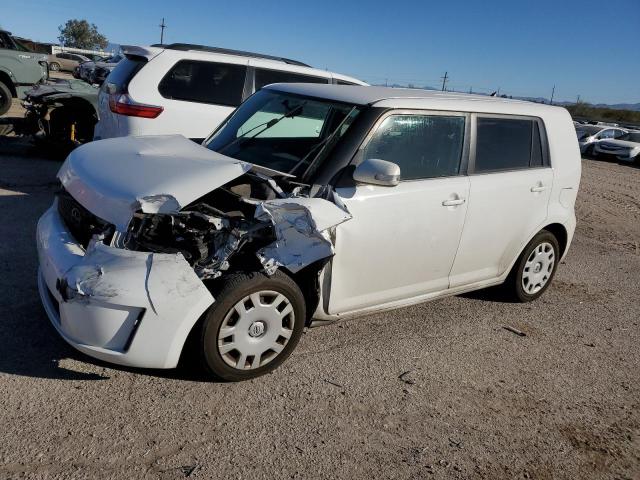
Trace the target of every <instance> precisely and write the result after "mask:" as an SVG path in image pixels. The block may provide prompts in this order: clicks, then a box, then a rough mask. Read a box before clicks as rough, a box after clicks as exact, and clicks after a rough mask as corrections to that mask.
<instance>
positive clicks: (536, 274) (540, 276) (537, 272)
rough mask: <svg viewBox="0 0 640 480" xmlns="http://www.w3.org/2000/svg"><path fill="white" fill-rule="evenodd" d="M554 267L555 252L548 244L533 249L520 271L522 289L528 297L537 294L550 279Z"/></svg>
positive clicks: (544, 243)
mask: <svg viewBox="0 0 640 480" xmlns="http://www.w3.org/2000/svg"><path fill="white" fill-rule="evenodd" d="M554 265H555V250H554V249H553V245H551V244H550V243H549V242H543V243H541V244H540V245H538V246H537V247H536V248H534V249H533V251H532V252H531V254H530V255H529V258H527V262H526V263H525V264H524V270H523V271H522V288H523V289H524V291H525V292H526V293H528V294H529V295H533V294H535V293H538V292H539V291H540V290H542V289H543V288H544V286H545V285H546V284H547V282H549V279H550V278H551V273H552V272H553V266H554Z"/></svg>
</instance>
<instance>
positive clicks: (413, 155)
mask: <svg viewBox="0 0 640 480" xmlns="http://www.w3.org/2000/svg"><path fill="white" fill-rule="evenodd" d="M464 127H465V117H462V116H440V115H391V116H389V117H387V118H386V119H385V120H384V121H383V123H382V125H380V127H379V128H378V130H376V132H375V134H374V136H373V138H372V139H371V140H370V141H369V143H368V144H367V146H366V147H365V149H364V152H363V155H364V156H363V158H364V159H370V158H377V159H381V160H387V161H389V162H393V163H395V164H397V165H398V166H399V167H400V175H401V177H402V179H403V180H415V179H420V178H435V177H448V176H452V175H458V173H459V172H460V161H461V158H462V150H463V144H464Z"/></svg>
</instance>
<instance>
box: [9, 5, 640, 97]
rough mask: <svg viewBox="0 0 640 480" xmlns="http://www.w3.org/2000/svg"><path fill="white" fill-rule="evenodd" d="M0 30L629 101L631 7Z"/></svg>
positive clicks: (27, 19)
mask: <svg viewBox="0 0 640 480" xmlns="http://www.w3.org/2000/svg"><path fill="white" fill-rule="evenodd" d="M4 7H5V8H4V9H3V13H2V18H1V19H0V25H1V26H2V27H3V28H5V29H7V30H10V31H12V32H13V33H15V34H16V35H20V36H24V37H31V38H33V39H36V40H40V41H56V37H57V35H58V25H60V24H62V23H64V22H65V21H66V20H67V19H69V18H86V19H87V20H89V21H90V22H93V23H96V24H97V25H98V28H99V30H100V31H101V32H102V33H104V34H105V35H106V36H107V37H108V38H109V40H110V41H112V42H115V43H121V44H150V43H155V42H158V41H159V36H160V29H159V28H158V24H159V23H160V20H161V18H162V17H165V21H166V23H167V25H168V28H167V30H166V31H165V41H167V42H189V43H201V44H206V45H214V46H221V47H227V48H235V49H243V50H252V51H257V52H261V53H270V54H275V55H281V56H286V57H291V58H295V59H299V60H302V61H304V62H306V63H309V64H311V65H313V66H316V67H319V68H328V69H330V70H334V71H337V72H341V73H346V74H350V75H353V76H356V77H358V78H361V79H363V80H365V81H368V82H370V83H384V82H385V80H388V81H389V83H399V84H408V83H412V84H414V85H416V86H422V85H432V86H438V85H440V82H441V80H440V77H441V76H442V75H443V74H444V72H445V71H448V74H449V77H450V79H451V80H450V83H449V86H451V87H453V88H454V89H458V90H465V91H468V90H469V88H470V87H473V89H474V90H477V91H484V92H490V91H493V90H497V89H498V88H500V91H501V93H506V94H511V95H518V96H541V97H547V98H548V97H549V96H550V94H551V89H552V87H553V85H554V84H555V85H556V94H555V98H556V99H559V100H575V99H576V97H577V95H580V97H581V99H583V100H586V101H589V102H593V103H599V102H602V103H623V102H624V103H636V102H640V0H617V1H616V2H611V3H609V2H603V1H601V0H599V1H591V0H580V1H574V0H553V1H549V0H536V1H529V0H510V1H507V0H485V1H480V0H478V1H471V0H450V1H442V0H439V1H433V2H431V1H426V0H424V1H411V0H405V1H404V2H400V1H389V0H385V1H380V0H368V1H349V0H342V1H334V0H325V1H324V2H306V1H304V0H298V1H289V0H273V1H264V0H263V1H260V2H254V1H253V0H244V1H241V2H240V1H227V2H219V1H207V0H193V1H189V0H182V1H179V0H170V1H167V0H155V1H151V0H128V1H124V0H109V1H106V2H87V1H86V0H83V1H76V0H47V1H45V0H20V1H18V2H16V1H12V2H6V4H5V5H4Z"/></svg>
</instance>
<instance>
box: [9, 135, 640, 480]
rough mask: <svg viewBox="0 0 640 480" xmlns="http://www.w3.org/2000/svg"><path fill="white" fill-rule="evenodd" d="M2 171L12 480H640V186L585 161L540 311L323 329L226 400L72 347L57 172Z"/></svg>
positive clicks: (15, 162)
mask: <svg viewBox="0 0 640 480" xmlns="http://www.w3.org/2000/svg"><path fill="white" fill-rule="evenodd" d="M0 151H1V152H4V153H3V154H1V155H0V171H1V172H2V174H0V219H1V220H2V222H0V291H1V292H2V295H0V425H1V428H0V479H5V478H47V479H48V478H139V479H143V478H145V479H146V478H149V479H153V478H159V479H179V478H186V477H189V478H373V477H376V478H461V479H467V478H474V479H475V478H485V479H500V478H505V479H513V478H534V479H552V478H553V479H564V478H566V479H578V478H580V479H586V478H589V479H601V478H603V479H604V478H607V479H639V478H640V410H639V402H640V381H639V380H640V351H639V350H640V349H639V347H638V345H639V341H640V334H639V333H640V328H639V326H638V322H639V321H640V302H639V301H638V300H639V299H640V296H639V295H638V285H639V284H640V247H639V245H638V242H640V169H636V168H633V167H629V166H623V165H617V164H613V163H605V162H598V161H592V160H584V161H583V166H584V173H583V180H582V185H581V190H580V194H579V197H578V217H579V220H578V221H579V223H578V229H577V232H576V236H575V239H574V242H573V246H572V248H571V251H570V253H569V255H568V257H567V259H566V261H565V262H564V264H563V265H561V266H560V269H559V271H558V275H557V276H556V279H555V282H554V284H553V285H552V286H551V288H550V289H549V290H548V291H547V293H546V294H545V295H544V296H543V297H542V298H541V299H539V300H538V301H536V302H534V303H531V304H526V305H521V304H509V303H500V302H499V301H496V300H492V299H491V296H490V295H486V294H475V295H466V296H463V297H453V298H448V299H444V300H439V301H435V302H431V303H428V304H424V305H419V306H414V307H410V308H404V309H401V310H397V311H394V312H390V313H384V314H379V315H371V316H368V317H364V318H360V319H354V320H348V321H344V322H342V323H338V324H334V325H331V326H327V327H320V328H317V329H312V330H310V331H309V332H308V333H306V334H305V335H304V336H303V338H302V340H301V342H300V344H299V346H298V348H297V350H296V351H295V352H294V354H293V356H292V357H291V358H290V359H289V360H288V361H287V362H286V363H285V364H284V365H283V366H282V367H281V368H280V369H279V370H278V371H276V372H275V373H274V374H271V375H267V376H264V377H262V378H260V379H257V380H254V381H250V382H245V383H239V384H218V383H209V382H206V381H203V380H202V379H200V378H197V377H194V376H193V374H191V373H190V372H189V371H185V370H177V371H168V372H163V371H142V370H133V369H122V368H114V367H113V366H110V365H106V364H103V363H100V362H97V361H95V360H92V359H90V358H88V357H85V356H83V355H82V354H79V353H77V352H75V351H74V350H73V349H71V347H69V346H67V345H66V344H65V343H64V342H63V341H62V340H61V339H59V338H58V336H57V334H56V333H55V332H54V330H53V328H52V327H51V326H50V325H49V323H48V320H47V318H46V317H45V314H44V313H43V311H42V308H41V306H40V302H39V299H38V294H37V290H36V282H35V278H36V268H37V266H36V263H37V262H36V253H35V247H34V229H35V224H36V221H37V218H38V217H39V215H40V214H41V213H42V212H43V211H44V210H45V209H46V208H47V207H48V206H49V204H50V203H51V199H52V193H53V191H54V188H55V183H54V175H55V172H56V170H57V168H58V167H59V165H60V164H59V163H57V162H54V161H49V160H45V159H42V158H39V157H36V156H25V155H23V154H21V152H23V151H25V148H24V144H23V143H21V142H20V141H19V140H17V139H6V138H5V139H0ZM504 326H511V327H514V328H516V329H518V330H521V331H522V332H525V333H526V336H523V337H521V336H518V335H515V334H514V333H512V332H510V331H508V330H506V329H504V328H503V327H504Z"/></svg>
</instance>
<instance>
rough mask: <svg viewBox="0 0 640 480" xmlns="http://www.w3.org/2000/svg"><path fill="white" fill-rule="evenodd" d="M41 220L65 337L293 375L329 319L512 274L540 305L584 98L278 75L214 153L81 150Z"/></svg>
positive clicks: (575, 163) (139, 145) (44, 294)
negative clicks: (300, 351) (294, 356)
mask: <svg viewBox="0 0 640 480" xmlns="http://www.w3.org/2000/svg"><path fill="white" fill-rule="evenodd" d="M58 176H59V179H60V182H61V184H62V187H61V190H60V192H59V193H58V194H57V196H56V199H55V201H54V204H53V206H52V207H51V208H50V209H49V210H48V211H47V212H46V213H45V214H44V215H43V216H42V218H41V219H40V221H39V223H38V232H37V243H38V253H39V260H40V272H39V289H40V294H41V298H42V302H43V304H44V307H45V310H46V312H47V314H48V316H49V317H50V319H51V321H52V323H53V325H54V326H55V328H56V329H57V330H58V332H59V333H60V335H62V337H63V338H64V339H65V340H66V341H67V342H69V343H70V344H71V345H73V346H74V347H75V348H77V349H78V350H80V351H82V352H84V353H86V354H88V355H91V356H93V357H97V358H100V359H102V360H106V361H109V362H114V363H118V364H122V365H129V366H136V367H148V368H172V367H175V366H176V365H177V364H178V361H179V359H180V357H181V355H182V354H183V352H184V351H185V350H186V349H189V350H190V351H193V352H195V353H196V354H197V355H198V356H199V358H200V359H201V360H202V364H203V365H204V367H205V368H206V369H207V371H208V372H209V373H210V374H212V375H213V376H216V377H219V378H223V379H226V380H243V379H247V378H251V377H255V376H258V375H261V374H263V373H265V372H268V371H270V370H273V369H274V368H276V367H277V366H278V365H279V364H280V363H282V362H283V361H284V360H285V359H286V358H287V357H288V356H289V354H290V353H291V352H292V350H293V349H294V348H295V346H296V344H297V343H298V340H299V338H300V335H301V333H302V331H303V329H304V328H305V327H306V326H309V325H311V324H314V325H315V324H319V323H323V322H327V321H333V320H336V319H339V318H343V317H347V316H352V315H358V314H362V313H366V312H373V311H378V310H382V309H389V308H394V307H399V306H403V305H409V304H413V303H418V302H422V301H426V300H429V299H433V298H437V297H441V296H444V295H452V294H458V293H462V292H466V291H470V290H475V289H479V288H485V287H488V286H491V285H497V284H501V283H505V288H506V289H507V290H509V291H510V292H511V293H512V295H513V296H514V298H515V299H517V300H519V301H529V300H533V299H535V298H537V297H538V296H540V295H541V294H542V292H544V291H545V289H546V288H547V287H548V286H549V283H550V281H551V279H552V278H553V275H554V273H555V271H556V268H557V265H558V263H559V262H560V260H561V258H562V257H563V256H564V255H566V252H567V250H568V247H569V244H570V242H571V238H572V235H573V231H574V228H575V215H574V201H575V197H576V194H577V190H578V182H579V178H580V154H579V149H578V145H577V142H576V140H575V134H574V131H573V126H572V123H571V118H570V116H569V115H568V113H567V112H566V110H564V109H561V108H557V107H549V106H544V105H538V104H531V103H526V102H518V101H509V100H503V99H494V98H488V97H475V96H470V95H460V94H450V93H433V92H426V91H417V90H399V89H387V88H377V87H359V86H337V85H310V84H287V85H285V84H278V85H272V86H269V87H265V88H263V89H262V90H260V91H259V92H257V93H255V94H254V95H253V96H251V97H250V98H249V99H248V100H247V101H246V102H245V103H243V104H242V105H241V106H240V107H239V108H238V110H237V111H236V112H235V113H234V114H233V115H231V116H230V117H229V118H228V119H227V121H226V122H225V123H224V124H223V125H221V126H220V127H219V128H218V129H217V130H216V132H214V134H212V135H211V137H209V138H208V139H207V140H205V142H204V143H203V145H197V144H195V143H193V142H191V141H189V140H187V139H185V138H184V137H181V136H160V137H127V138H118V139H111V140H103V141H98V142H93V143H90V144H87V145H84V146H82V147H80V148H78V149H77V150H75V151H74V152H73V153H72V154H71V155H70V156H69V158H68V159H67V161H66V162H65V164H64V165H63V166H62V168H61V170H60V172H59V175H58Z"/></svg>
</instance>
